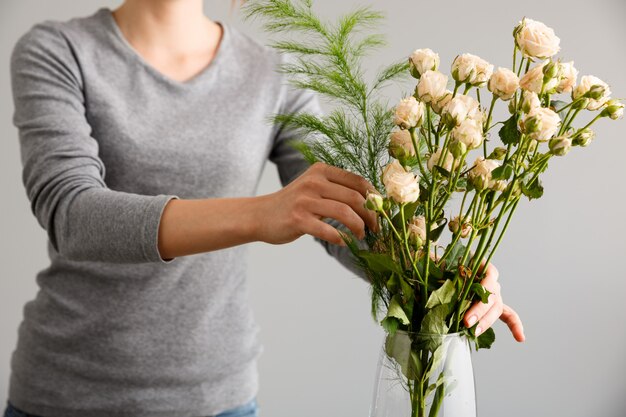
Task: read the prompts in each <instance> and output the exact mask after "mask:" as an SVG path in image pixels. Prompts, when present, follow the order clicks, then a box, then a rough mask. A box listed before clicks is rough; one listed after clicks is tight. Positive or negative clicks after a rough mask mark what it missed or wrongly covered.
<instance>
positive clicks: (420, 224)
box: [408, 216, 426, 246]
mask: <svg viewBox="0 0 626 417" xmlns="http://www.w3.org/2000/svg"><path fill="white" fill-rule="evenodd" d="M408 232H409V238H410V239H411V241H412V242H413V243H415V245H416V246H422V245H423V244H424V242H426V218H424V216H415V217H413V218H412V219H411V222H410V223H409V225H408Z"/></svg>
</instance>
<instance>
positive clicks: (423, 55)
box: [409, 48, 439, 78]
mask: <svg viewBox="0 0 626 417" xmlns="http://www.w3.org/2000/svg"><path fill="white" fill-rule="evenodd" d="M409 66H410V68H411V74H413V76H414V77H415V78H419V77H421V76H422V75H423V74H425V73H426V71H436V70H437V69H438V68H439V55H438V54H436V53H435V52H433V51H432V50H430V49H428V48H426V49H417V50H416V51H414V52H413V53H412V54H411V56H410V57H409Z"/></svg>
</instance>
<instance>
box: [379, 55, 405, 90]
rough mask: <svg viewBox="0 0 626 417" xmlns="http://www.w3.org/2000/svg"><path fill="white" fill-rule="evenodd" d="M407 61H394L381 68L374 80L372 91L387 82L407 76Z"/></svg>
mask: <svg viewBox="0 0 626 417" xmlns="http://www.w3.org/2000/svg"><path fill="white" fill-rule="evenodd" d="M408 76H409V63H408V61H407V60H403V61H399V62H395V63H393V64H391V65H389V66H388V67H385V68H383V69H382V70H381V71H380V72H379V73H378V75H377V76H376V79H375V81H374V86H373V87H372V91H377V90H379V89H380V88H382V87H383V86H384V85H385V84H386V83H387V82H389V81H393V80H396V79H399V78H409V77H408Z"/></svg>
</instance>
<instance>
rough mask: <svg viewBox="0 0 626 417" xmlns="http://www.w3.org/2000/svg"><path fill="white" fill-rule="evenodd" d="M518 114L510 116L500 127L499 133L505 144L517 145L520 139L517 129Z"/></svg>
mask: <svg viewBox="0 0 626 417" xmlns="http://www.w3.org/2000/svg"><path fill="white" fill-rule="evenodd" d="M518 117H519V116H518V115H517V114H514V115H513V116H511V117H510V118H509V119H508V120H507V121H506V122H504V125H503V126H502V127H501V128H500V131H499V135H500V139H502V143H504V144H505V145H517V144H519V142H520V140H521V139H522V134H521V133H520V131H519V130H518V129H517V122H518V120H519V119H518Z"/></svg>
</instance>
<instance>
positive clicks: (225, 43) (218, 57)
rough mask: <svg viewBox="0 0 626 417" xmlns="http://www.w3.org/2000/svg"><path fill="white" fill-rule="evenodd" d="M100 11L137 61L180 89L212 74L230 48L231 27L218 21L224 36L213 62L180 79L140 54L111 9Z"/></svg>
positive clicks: (161, 79)
mask: <svg viewBox="0 0 626 417" xmlns="http://www.w3.org/2000/svg"><path fill="white" fill-rule="evenodd" d="M100 13H101V14H102V15H103V17H104V19H105V20H106V23H107V25H108V26H109V29H110V30H111V32H112V33H113V35H114V37H115V38H116V39H117V40H118V41H119V43H120V44H121V47H122V49H124V52H125V53H127V54H128V55H130V56H132V57H133V58H134V59H135V60H136V61H138V62H139V63H140V64H141V65H142V66H143V67H144V68H145V69H146V71H148V72H149V73H151V74H152V75H153V76H154V77H156V78H158V79H159V80H160V81H162V82H165V83H166V84H168V85H171V86H173V87H176V88H180V89H186V88H190V87H193V86H195V85H196V84H198V83H199V82H201V81H202V79H204V78H206V77H207V76H209V75H210V74H212V73H213V72H214V71H215V69H216V67H218V66H219V65H220V62H221V61H222V60H223V55H225V54H226V50H227V49H228V47H229V44H230V27H228V25H226V24H224V23H223V22H219V21H216V22H215V23H217V24H219V25H220V26H221V27H222V37H221V39H220V42H219V45H218V47H217V50H216V51H215V55H214V56H213V59H212V60H211V62H209V64H208V65H207V66H206V67H204V68H203V69H202V70H201V71H200V72H199V73H197V74H196V75H194V76H193V77H192V78H190V79H188V80H186V81H178V80H175V79H173V78H171V77H169V76H167V75H165V74H164V73H162V72H161V71H159V70H158V69H156V68H155V67H154V66H152V65H151V64H150V63H148V62H147V61H146V60H145V59H144V58H143V56H141V54H139V52H137V50H136V49H135V48H134V47H133V46H132V45H131V44H130V42H128V40H127V39H126V37H125V36H124V34H123V33H122V31H121V29H120V27H119V26H118V25H117V22H116V21H115V18H114V17H113V13H112V11H111V9H109V8H106V7H105V8H102V9H100Z"/></svg>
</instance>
